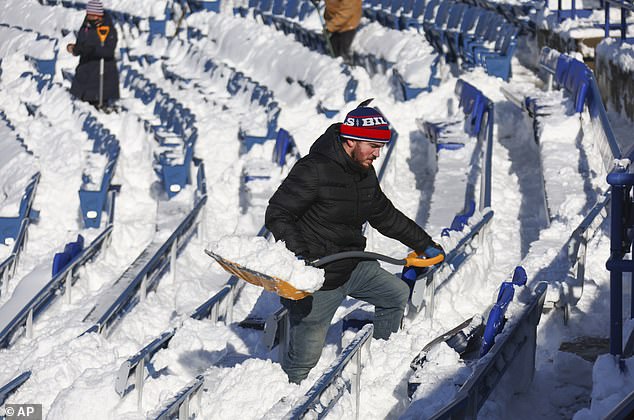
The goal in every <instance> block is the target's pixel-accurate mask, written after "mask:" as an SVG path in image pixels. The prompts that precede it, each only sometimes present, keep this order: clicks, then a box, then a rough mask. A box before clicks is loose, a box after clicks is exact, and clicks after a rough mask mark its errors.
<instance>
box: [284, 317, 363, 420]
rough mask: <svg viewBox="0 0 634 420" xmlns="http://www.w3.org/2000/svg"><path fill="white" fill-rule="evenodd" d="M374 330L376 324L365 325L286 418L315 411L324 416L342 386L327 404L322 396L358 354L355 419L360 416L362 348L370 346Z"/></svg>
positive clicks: (299, 417)
mask: <svg viewBox="0 0 634 420" xmlns="http://www.w3.org/2000/svg"><path fill="white" fill-rule="evenodd" d="M373 332H374V326H373V325H372V324H367V325H365V326H364V327H363V328H362V329H361V331H359V332H358V333H357V335H356V336H355V338H354V340H352V342H351V343H350V344H348V346H347V347H346V348H345V349H344V350H343V351H342V352H341V354H340V355H339V357H337V359H336V360H335V361H334V362H333V363H332V364H331V365H330V367H329V368H328V369H327V370H326V371H325V372H324V373H323V375H321V377H320V378H319V379H318V380H317V381H316V382H315V384H314V385H313V386H312V387H311V388H310V389H309V390H308V392H306V394H305V395H304V397H303V398H302V399H301V400H300V401H299V402H298V403H297V404H296V405H295V407H294V408H293V409H292V410H291V411H289V412H288V413H287V414H286V415H285V416H284V419H293V420H294V419H301V418H302V417H303V416H304V415H305V414H306V413H307V412H309V411H313V412H314V414H315V416H316V417H317V418H318V419H320V418H323V417H324V416H325V415H326V414H327V413H328V411H329V410H330V408H331V407H332V406H333V404H334V403H335V402H336V400H337V399H338V398H339V397H340V396H341V394H342V391H343V390H342V389H341V388H340V389H339V390H340V391H341V392H339V393H338V394H337V396H335V397H334V398H331V399H330V400H329V401H328V402H327V405H325V403H323V402H322V401H321V396H322V395H323V394H324V392H325V391H326V390H327V389H328V388H329V387H330V386H332V385H333V384H334V382H335V380H336V379H337V378H340V377H341V374H342V373H343V370H344V369H345V368H346V366H347V365H348V363H349V362H350V361H351V360H352V358H353V357H355V356H356V367H357V371H356V374H355V378H354V383H353V384H352V388H353V389H352V392H353V393H354V394H355V400H356V406H355V419H358V418H359V405H360V396H359V386H360V379H361V349H362V348H363V347H364V345H366V343H367V345H368V346H369V345H370V343H371V340H370V338H371V337H372V333H373Z"/></svg>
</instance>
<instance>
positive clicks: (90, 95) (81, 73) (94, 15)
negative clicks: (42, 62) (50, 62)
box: [66, 0, 119, 105]
mask: <svg viewBox="0 0 634 420" xmlns="http://www.w3.org/2000/svg"><path fill="white" fill-rule="evenodd" d="M104 26H107V27H108V28H109V31H108V36H107V37H106V39H105V41H104V42H103V43H102V42H101V40H100V39H99V35H98V34H97V29H98V28H100V27H104ZM116 46H117V30H116V29H115V27H114V25H113V24H112V19H111V18H110V16H109V15H108V14H107V13H105V12H104V9H103V4H102V3H101V2H100V1H99V0H90V1H89V2H88V4H87V5H86V18H85V19H84V22H83V23H82V25H81V28H79V32H78V34H77V41H76V42H75V43H74V44H68V45H67V46H66V50H67V51H68V52H69V53H71V54H73V55H75V56H79V64H78V65H77V68H76V69H75V78H74V79H73V84H72V86H71V88H70V92H71V93H72V94H73V95H74V96H75V97H77V98H79V99H81V100H83V101H86V102H90V103H91V104H93V105H98V104H99V79H100V75H99V73H100V65H101V63H100V62H101V60H102V59H103V61H104V74H103V104H104V105H105V104H108V103H111V102H112V101H114V100H117V99H119V72H118V70H117V64H116V62H115V58H114V52H115V48H116Z"/></svg>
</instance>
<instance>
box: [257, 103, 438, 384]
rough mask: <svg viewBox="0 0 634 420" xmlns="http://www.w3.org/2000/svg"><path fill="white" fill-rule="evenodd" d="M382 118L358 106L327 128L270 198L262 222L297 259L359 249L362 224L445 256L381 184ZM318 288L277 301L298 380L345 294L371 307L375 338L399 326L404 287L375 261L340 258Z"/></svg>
mask: <svg viewBox="0 0 634 420" xmlns="http://www.w3.org/2000/svg"><path fill="white" fill-rule="evenodd" d="M390 136H391V132H390V129H389V126H388V123H387V121H386V120H385V118H384V116H383V115H382V114H381V113H380V112H379V111H378V110H376V109H375V108H372V107H367V106H360V107H358V108H356V109H355V110H353V111H351V112H350V113H349V114H348V115H347V116H346V119H345V121H344V123H343V124H341V123H337V124H333V125H331V126H330V127H329V128H328V129H327V130H326V132H325V133H324V134H322V136H321V137H319V138H318V139H317V140H316V141H315V143H314V144H313V145H312V146H311V148H310V152H309V154H308V155H307V156H305V157H304V158H302V159H300V160H299V161H298V162H297V163H296V164H295V166H294V167H293V168H292V169H291V171H290V173H289V174H288V177H287V178H286V179H285V180H284V181H283V182H282V184H281V185H280V187H279V188H278V190H277V191H276V192H275V194H274V195H273V196H272V197H271V199H270V200H269V206H268V207H267V209H266V216H265V223H266V227H267V228H268V229H269V230H270V231H271V233H272V234H273V236H274V237H275V239H276V240H282V241H285V243H286V247H287V248H288V249H289V250H291V251H292V252H294V253H295V254H296V255H297V256H298V257H300V258H303V259H307V260H313V259H317V258H321V257H324V256H327V255H330V254H334V253H338V252H343V251H363V250H364V249H365V244H366V238H365V237H364V236H363V231H362V229H363V225H364V224H365V222H369V223H370V225H371V226H373V227H374V228H375V229H377V230H378V231H379V232H381V233H382V234H384V235H386V236H388V237H391V238H394V239H397V240H399V241H401V242H402V243H403V244H405V245H407V246H409V247H410V248H412V249H414V250H415V251H416V252H417V253H418V254H419V255H422V254H425V255H426V256H427V257H434V256H437V255H439V254H440V253H443V250H442V248H441V247H440V245H438V244H437V243H435V242H434V241H433V240H432V239H431V238H430V236H429V235H428V234H427V233H426V232H425V231H424V230H423V229H422V228H421V227H420V226H418V225H417V224H416V223H415V222H414V221H413V220H411V219H410V218H408V217H407V216H405V215H404V214H403V213H401V212H400V211H399V210H397V209H396V207H394V205H393V204H392V202H391V201H390V200H389V199H388V198H387V197H386V196H385V194H384V193H383V191H382V190H381V187H380V185H379V182H378V179H377V176H376V172H375V170H374V167H373V166H372V163H373V161H374V160H375V159H376V158H378V157H379V154H380V151H381V149H382V148H383V147H384V146H385V145H386V144H387V143H388V142H389V141H390ZM324 269H325V281H324V285H323V287H322V288H321V289H320V290H318V291H317V292H315V293H314V294H312V295H310V296H308V297H306V298H304V299H301V300H297V301H294V300H288V299H284V298H282V304H283V305H284V306H285V307H287V308H288V310H289V314H290V323H291V330H290V345H289V348H288V351H287V353H286V355H285V356H284V357H283V360H282V368H283V369H284V371H285V372H286V373H287V375H288V377H289V380H290V381H291V382H294V383H299V382H301V380H303V379H304V378H305V377H306V376H307V375H308V373H309V371H310V370H311V369H312V368H313V367H314V366H315V365H316V364H317V362H318V361H319V357H320V356H321V351H322V348H323V345H324V342H325V338H326V333H327V331H328V327H329V326H330V322H331V320H332V317H333V316H334V313H335V311H336V310H337V308H338V307H339V305H340V304H341V302H342V301H343V299H344V298H345V297H346V296H348V295H349V296H352V297H355V298H358V299H361V300H364V301H366V302H369V303H371V304H373V305H374V306H375V316H374V338H381V339H388V338H389V337H390V335H391V333H392V332H396V331H397V330H398V329H399V328H400V323H401V319H402V317H403V312H404V310H405V306H406V304H407V299H408V297H409V287H408V286H407V284H406V283H405V282H404V281H402V280H401V279H399V278H398V277H396V276H395V275H393V274H391V273H389V272H387V271H386V270H384V269H382V268H381V267H380V265H379V263H378V262H377V261H374V260H360V259H344V260H339V261H335V262H332V263H330V264H327V265H326V266H325V267H324Z"/></svg>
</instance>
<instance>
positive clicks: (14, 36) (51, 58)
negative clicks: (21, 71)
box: [0, 22, 59, 76]
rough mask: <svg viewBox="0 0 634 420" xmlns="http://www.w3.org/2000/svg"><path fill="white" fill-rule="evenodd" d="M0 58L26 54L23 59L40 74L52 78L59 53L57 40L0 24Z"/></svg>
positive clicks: (6, 24) (31, 31) (13, 26)
mask: <svg viewBox="0 0 634 420" xmlns="http://www.w3.org/2000/svg"><path fill="white" fill-rule="evenodd" d="M0 39H2V40H3V41H2V42H1V43H0V44H1V46H0V56H2V57H6V56H8V55H10V54H11V53H14V52H26V54H25V57H26V58H27V60H29V61H31V63H32V64H33V65H34V66H35V69H36V70H37V71H38V72H39V73H42V74H46V75H50V76H53V75H54V74H55V62H56V61H57V54H58V53H59V45H58V41H57V39H53V38H51V37H50V36H48V35H45V34H42V33H39V32H37V31H34V30H33V29H31V28H23V27H21V26H19V25H12V24H9V23H6V22H0Z"/></svg>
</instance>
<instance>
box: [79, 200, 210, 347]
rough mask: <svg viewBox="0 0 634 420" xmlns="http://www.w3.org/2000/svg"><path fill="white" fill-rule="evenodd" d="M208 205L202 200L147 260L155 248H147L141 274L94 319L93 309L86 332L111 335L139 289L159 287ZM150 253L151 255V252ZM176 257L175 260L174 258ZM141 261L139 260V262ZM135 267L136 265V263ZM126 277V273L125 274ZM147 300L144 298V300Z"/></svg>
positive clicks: (144, 291) (86, 318)
mask: <svg viewBox="0 0 634 420" xmlns="http://www.w3.org/2000/svg"><path fill="white" fill-rule="evenodd" d="M206 202H207V196H206V195H204V196H202V197H201V198H200V199H199V200H198V203H196V205H195V207H194V208H193V209H192V211H191V212H190V213H189V214H188V215H187V216H186V217H185V219H183V221H182V222H181V223H180V224H179V225H178V227H177V228H176V229H175V230H174V232H173V233H172V234H171V235H170V237H169V238H168V239H167V240H166V241H165V242H164V243H163V244H162V245H161V246H160V247H159V248H158V249H157V250H156V251H155V252H154V253H153V254H152V255H151V256H150V257H149V258H147V257H146V254H145V252H146V251H150V250H151V248H153V247H154V246H156V244H150V246H149V247H148V248H146V250H145V251H144V252H143V253H142V254H141V255H140V258H141V259H143V260H145V259H147V262H146V263H145V264H144V266H143V267H142V268H141V270H140V271H139V272H138V273H137V274H136V275H135V277H134V278H133V279H132V281H130V283H129V284H128V285H127V286H126V287H125V289H124V290H123V291H122V292H121V294H120V295H119V296H118V297H117V299H115V300H114V301H113V302H112V303H111V304H109V305H108V307H107V308H106V309H105V310H104V311H102V313H101V314H99V315H98V316H95V314H94V311H95V310H96V307H95V308H93V310H92V311H90V313H88V315H86V317H85V318H84V321H90V322H94V324H93V325H92V327H90V328H89V329H88V330H86V331H85V332H84V334H86V333H91V332H99V333H106V334H107V333H108V332H109V330H110V329H111V328H112V327H114V323H115V322H116V321H117V320H118V319H120V318H121V316H122V315H123V313H124V312H126V311H127V310H129V309H130V308H131V307H132V306H134V305H136V303H137V302H136V301H133V299H134V297H135V296H136V294H137V291H139V290H140V289H144V290H141V292H142V293H146V292H147V291H148V290H151V289H152V288H153V287H155V286H156V283H157V282H158V280H159V279H160V277H161V275H162V274H163V272H164V271H165V269H166V267H167V266H168V265H170V266H171V267H173V266H174V265H173V264H175V261H174V260H173V259H172V255H170V254H171V253H172V247H173V246H176V248H177V249H176V252H175V253H176V254H178V252H179V251H182V249H183V248H184V247H185V245H186V244H187V242H188V240H189V238H190V237H191V235H193V231H194V229H195V228H196V227H197V226H198V222H199V220H198V219H199V215H200V213H201V211H202V209H203V208H204V206H205V204H206ZM150 252H151V251H150ZM173 257H176V255H174V256H173ZM137 261H139V258H137ZM133 265H134V263H133ZM124 276H125V273H124ZM144 297H145V296H142V298H144Z"/></svg>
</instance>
